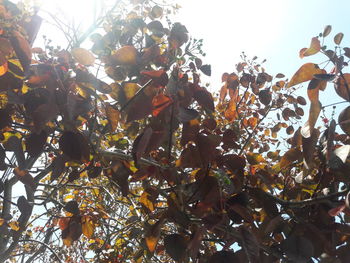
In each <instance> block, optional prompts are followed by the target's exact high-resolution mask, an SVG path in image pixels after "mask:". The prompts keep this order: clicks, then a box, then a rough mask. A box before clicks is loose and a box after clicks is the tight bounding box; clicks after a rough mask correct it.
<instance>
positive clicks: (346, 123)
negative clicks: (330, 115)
mask: <svg viewBox="0 0 350 263" xmlns="http://www.w3.org/2000/svg"><path fill="white" fill-rule="evenodd" d="M338 123H339V126H340V128H341V129H342V130H343V131H344V132H345V133H346V134H347V135H349V136H350V106H348V107H346V108H345V109H344V110H343V111H342V112H341V113H340V114H339V116H338Z"/></svg>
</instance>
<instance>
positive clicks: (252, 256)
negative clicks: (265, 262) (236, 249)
mask: <svg viewBox="0 0 350 263" xmlns="http://www.w3.org/2000/svg"><path fill="white" fill-rule="evenodd" d="M239 232H240V234H241V237H242V240H241V241H242V244H241V245H242V247H243V249H244V252H245V254H246V255H247V258H248V260H249V262H257V261H258V259H259V243H258V240H257V239H256V237H255V235H254V234H253V233H252V232H251V231H250V230H249V229H248V228H247V227H245V226H241V227H240V228H239Z"/></svg>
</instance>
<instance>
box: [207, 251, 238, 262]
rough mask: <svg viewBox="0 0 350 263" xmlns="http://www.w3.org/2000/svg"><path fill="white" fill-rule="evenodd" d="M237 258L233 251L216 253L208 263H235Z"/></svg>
mask: <svg viewBox="0 0 350 263" xmlns="http://www.w3.org/2000/svg"><path fill="white" fill-rule="evenodd" d="M237 262H239V258H238V257H237V256H236V254H235V253H234V252H233V251H225V250H222V251H218V252H215V253H214V254H213V255H211V257H210V258H209V261H208V263H237Z"/></svg>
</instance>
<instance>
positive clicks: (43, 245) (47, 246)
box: [19, 239, 63, 263]
mask: <svg viewBox="0 0 350 263" xmlns="http://www.w3.org/2000/svg"><path fill="white" fill-rule="evenodd" d="M19 242H35V243H38V244H40V245H41V246H42V247H45V248H47V249H48V250H50V251H51V253H52V254H53V255H54V256H55V258H56V259H57V261H58V262H60V263H63V261H62V260H61V259H60V257H59V256H58V255H57V254H56V252H55V251H53V249H52V248H51V247H50V246H49V245H47V244H45V243H44V242H41V241H38V240H34V239H23V240H20V241H19ZM27 262H28V260H27ZM29 262H31V261H29Z"/></svg>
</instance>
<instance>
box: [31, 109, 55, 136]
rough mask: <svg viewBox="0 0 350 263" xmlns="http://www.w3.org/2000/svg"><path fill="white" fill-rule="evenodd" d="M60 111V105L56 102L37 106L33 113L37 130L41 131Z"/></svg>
mask: <svg viewBox="0 0 350 263" xmlns="http://www.w3.org/2000/svg"><path fill="white" fill-rule="evenodd" d="M58 112H59V111H58V107H57V105H56V104H55V103H45V104H41V105H40V106H39V107H37V108H36V109H35V111H34V112H33V113H32V118H33V122H34V126H35V131H36V132H37V133H40V132H41V131H42V129H43V128H44V127H45V125H46V123H48V122H49V121H51V120H53V119H54V118H56V116H57V114H58Z"/></svg>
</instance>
